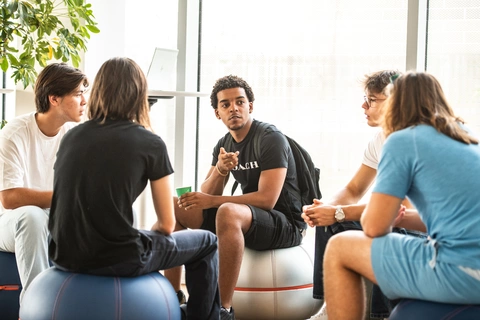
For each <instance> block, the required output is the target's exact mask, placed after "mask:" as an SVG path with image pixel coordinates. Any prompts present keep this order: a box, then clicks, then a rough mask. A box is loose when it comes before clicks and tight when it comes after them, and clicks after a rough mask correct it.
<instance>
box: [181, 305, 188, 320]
mask: <svg viewBox="0 0 480 320" xmlns="http://www.w3.org/2000/svg"><path fill="white" fill-rule="evenodd" d="M180 316H181V319H182V320H186V319H187V304H186V303H184V304H181V305H180Z"/></svg>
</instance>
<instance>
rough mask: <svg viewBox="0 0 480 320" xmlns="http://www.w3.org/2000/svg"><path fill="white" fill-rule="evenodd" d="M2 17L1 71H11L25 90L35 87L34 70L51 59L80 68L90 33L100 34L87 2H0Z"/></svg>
mask: <svg viewBox="0 0 480 320" xmlns="http://www.w3.org/2000/svg"><path fill="white" fill-rule="evenodd" d="M0 17H1V22H0V23H1V24H0V67H1V69H2V71H3V72H7V70H8V69H9V68H11V69H12V74H11V77H12V78H13V79H14V82H15V84H16V83H18V82H22V83H23V87H24V89H25V88H26V87H27V86H29V85H33V84H34V83H35V80H36V78H37V71H36V69H35V67H36V66H37V65H39V66H41V67H45V66H46V65H47V62H48V61H49V60H51V59H56V60H61V61H63V62H69V61H71V63H72V65H73V66H75V67H78V66H79V64H80V61H81V57H80V52H81V51H83V52H85V51H86V50H87V47H86V43H87V40H88V39H90V33H98V32H99V29H98V28H97V26H96V24H97V23H96V22H95V20H94V18H95V17H94V16H93V12H92V10H91V4H89V3H86V2H85V0H53V1H52V0H0ZM16 37H18V39H19V41H20V43H21V45H20V46H21V49H20V50H19V49H17V48H16V45H15V44H16V42H14V41H15V40H16Z"/></svg>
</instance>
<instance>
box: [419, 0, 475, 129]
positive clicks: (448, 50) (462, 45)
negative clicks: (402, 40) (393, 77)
mask: <svg viewBox="0 0 480 320" xmlns="http://www.w3.org/2000/svg"><path fill="white" fill-rule="evenodd" d="M429 7H430V8H429V14H428V33H427V59H426V66H427V71H429V72H431V73H432V74H434V75H435V76H436V77H437V78H438V79H439V81H440V83H441V84H442V86H443V89H444V90H445V92H446V95H447V99H449V101H450V103H451V104H452V107H453V109H454V110H455V111H456V113H457V114H458V115H459V116H461V117H462V118H463V119H464V120H465V122H466V123H467V125H468V126H469V127H470V128H471V129H473V130H474V131H475V132H477V133H479V134H480V1H475V0H470V1H468V0H449V1H443V0H429Z"/></svg>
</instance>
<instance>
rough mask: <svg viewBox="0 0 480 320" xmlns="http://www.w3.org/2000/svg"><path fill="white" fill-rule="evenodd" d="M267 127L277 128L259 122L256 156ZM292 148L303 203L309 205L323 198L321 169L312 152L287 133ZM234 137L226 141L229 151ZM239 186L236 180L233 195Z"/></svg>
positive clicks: (255, 146) (254, 141)
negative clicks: (316, 164) (313, 158)
mask: <svg viewBox="0 0 480 320" xmlns="http://www.w3.org/2000/svg"><path fill="white" fill-rule="evenodd" d="M267 129H271V130H275V131H277V129H276V128H275V127H274V126H273V125H271V124H269V123H266V122H259V123H258V126H257V129H256V130H257V132H258V133H256V134H255V137H254V140H253V152H254V153H255V156H258V155H259V154H260V138H261V137H263V134H264V132H265V131H266V130H267ZM285 137H286V138H287V141H288V143H289V144H290V148H291V149H292V153H293V158H294V159H295V167H296V169H297V180H298V187H299V189H300V196H301V202H302V205H309V204H312V203H313V199H319V200H320V199H321V198H322V193H321V192H320V185H319V181H320V169H319V168H317V167H315V164H314V163H313V161H312V158H311V157H310V154H309V153H308V151H307V150H305V149H304V148H303V147H302V146H301V145H299V144H298V143H297V142H296V141H295V140H293V139H292V138H290V137H289V136H287V135H285ZM232 140H233V139H232V137H231V136H230V137H229V139H226V141H225V149H226V150H227V151H230V150H231V145H230V143H233V141H232ZM237 186H238V182H237V181H235V182H234V184H233V187H232V195H233V193H234V192H235V189H236V188H237Z"/></svg>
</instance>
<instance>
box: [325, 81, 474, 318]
mask: <svg viewBox="0 0 480 320" xmlns="http://www.w3.org/2000/svg"><path fill="white" fill-rule="evenodd" d="M383 108H384V120H383V121H382V129H383V131H384V133H385V136H386V141H385V144H384V146H383V150H382V156H381V159H380V162H379V165H378V172H377V178H376V183H375V187H374V188H373V192H372V195H371V197H370V200H369V202H368V204H367V206H366V208H365V210H364V212H363V213H362V216H361V218H360V222H361V225H362V227H363V232H362V231H345V232H342V233H340V234H338V235H335V236H333V237H332V238H331V239H330V240H329V242H328V245H327V249H326V252H325V260H324V261H325V263H324V268H325V297H326V302H327V304H328V316H329V317H331V318H332V319H360V318H361V317H362V316H363V312H364V304H363V297H364V292H363V290H362V283H361V277H365V278H368V279H369V280H370V281H372V282H373V283H376V284H378V285H379V287H380V288H381V290H382V292H383V293H384V294H385V295H386V296H387V297H388V298H389V299H399V298H410V299H420V300H427V301H433V302H437V303H454V304H479V303H480V295H479V288H480V243H479V241H478V235H479V234H480V215H479V214H478V213H479V212H480V201H479V200H478V197H476V194H478V190H480V146H479V144H478V141H479V140H478V138H477V137H475V136H474V135H473V133H472V132H471V130H470V129H469V128H468V127H466V126H465V125H464V122H463V120H462V119H461V118H459V117H458V116H456V115H455V113H454V111H453V109H452V108H451V106H450V105H449V103H448V102H447V99H446V97H445V95H444V93H443V90H442V87H441V85H440V83H439V82H438V80H437V79H436V78H435V77H434V76H432V75H431V74H428V73H425V72H407V73H405V74H403V75H401V76H400V77H398V78H397V79H396V80H395V82H394V84H393V86H392V88H391V96H390V97H389V98H388V100H387V102H386V104H385V105H384V106H383ZM405 197H408V199H410V201H411V202H412V203H413V205H415V207H416V208H417V209H418V214H419V216H420V217H421V220H422V221H423V222H424V223H425V226H426V229H427V231H428V234H429V238H428V239H420V238H417V237H412V236H409V235H406V236H400V235H399V234H397V233H392V232H391V231H392V227H393V226H394V225H395V221H396V220H397V216H398V210H399V207H400V205H401V202H402V200H403V199H404V198H405ZM346 301H348V308H345V302H346Z"/></svg>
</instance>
